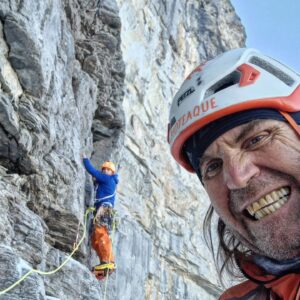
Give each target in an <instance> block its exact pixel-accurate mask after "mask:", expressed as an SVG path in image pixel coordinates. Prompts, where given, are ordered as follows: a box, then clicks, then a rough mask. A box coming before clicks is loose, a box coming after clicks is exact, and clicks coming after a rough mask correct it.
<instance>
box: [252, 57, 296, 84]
mask: <svg viewBox="0 0 300 300" xmlns="http://www.w3.org/2000/svg"><path fill="white" fill-rule="evenodd" d="M249 62H250V63H251V64H253V65H256V66H258V67H260V68H262V69H264V70H265V71H267V72H269V73H270V74H272V75H273V76H275V77H277V78H278V79H279V80H281V81H282V82H284V83H285V84H286V85H288V86H292V85H293V84H294V83H295V80H294V79H293V78H292V77H291V76H290V75H288V74H286V73H285V72H283V71H282V70H280V69H279V68H278V67H276V66H274V65H272V64H271V63H269V62H268V61H265V60H264V59H261V58H260V57H257V56H252V57H251V58H250V60H249Z"/></svg>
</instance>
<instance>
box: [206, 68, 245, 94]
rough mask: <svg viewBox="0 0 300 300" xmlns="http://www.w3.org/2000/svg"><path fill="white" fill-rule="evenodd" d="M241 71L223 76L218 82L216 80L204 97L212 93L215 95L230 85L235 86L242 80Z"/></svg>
mask: <svg viewBox="0 0 300 300" xmlns="http://www.w3.org/2000/svg"><path fill="white" fill-rule="evenodd" d="M240 77H241V73H240V72H238V71H234V72H232V73H230V74H228V75H227V76H226V77H224V78H222V79H221V80H219V81H218V82H216V83H215V84H214V85H212V86H211V87H210V88H208V89H207V90H206V92H205V96H204V98H207V97H209V96H211V95H214V94H216V93H218V92H220V91H222V90H225V89H227V88H229V87H230V86H233V85H235V84H237V83H239V82H240Z"/></svg>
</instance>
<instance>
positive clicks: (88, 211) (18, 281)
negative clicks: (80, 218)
mask: <svg viewBox="0 0 300 300" xmlns="http://www.w3.org/2000/svg"><path fill="white" fill-rule="evenodd" d="M94 210H95V208H94V207H88V208H87V210H86V211H85V214H84V224H83V235H82V237H81V239H80V241H79V243H78V244H77V237H76V242H75V244H74V249H73V251H72V252H71V254H70V255H69V256H68V257H67V258H66V259H65V261H63V262H62V264H61V265H60V266H58V267H57V268H56V269H55V270H52V271H46V272H45V271H42V270H36V269H31V270H29V271H28V272H27V273H26V274H24V275H23V276H22V277H21V278H20V279H19V280H17V281H16V282H15V283H13V284H12V285H11V286H9V287H8V288H6V289H4V290H2V291H0V295H4V294H5V293H7V292H8V291H10V290H12V289H13V288H14V287H16V286H17V285H18V284H20V283H21V282H22V281H23V280H25V279H26V278H27V277H28V276H29V275H30V274H32V273H37V274H40V275H52V274H54V273H56V272H58V271H59V270H60V269H61V268H62V267H63V266H64V265H65V264H66V263H67V262H68V261H69V260H70V259H71V258H72V257H73V255H74V254H75V252H77V250H78V249H79V246H80V245H81V244H82V242H83V241H84V239H85V236H86V224H87V218H88V215H89V213H90V212H93V211H94Z"/></svg>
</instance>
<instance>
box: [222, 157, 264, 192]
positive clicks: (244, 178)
mask: <svg viewBox="0 0 300 300" xmlns="http://www.w3.org/2000/svg"><path fill="white" fill-rule="evenodd" d="M259 172H260V169H259V167H258V166H257V165H256V164H255V162H254V161H253V159H252V158H251V157H250V155H247V154H244V155H238V154H234V155H230V156H228V157H227V158H225V159H224V161H223V174H224V180H225V183H226V185H227V187H228V189H229V190H235V189H241V188H244V187H246V186H247V185H248V183H249V181H250V180H251V178H254V177H256V176H258V175H259Z"/></svg>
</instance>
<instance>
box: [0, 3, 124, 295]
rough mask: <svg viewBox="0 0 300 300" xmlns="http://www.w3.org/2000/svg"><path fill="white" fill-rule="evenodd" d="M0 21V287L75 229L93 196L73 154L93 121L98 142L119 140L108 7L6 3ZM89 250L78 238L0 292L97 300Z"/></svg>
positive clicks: (118, 88) (85, 146) (118, 84)
mask: <svg viewBox="0 0 300 300" xmlns="http://www.w3.org/2000/svg"><path fill="white" fill-rule="evenodd" d="M102 16H103V17H102ZM0 20H1V27H0V29H1V30H0V48H1V54H0V88H1V89H0V138H1V144H0V165H1V167H0V173H1V175H0V186H1V190H0V199H1V210H0V211H1V221H0V228H1V229H2V230H1V234H0V238H1V248H0V254H1V255H0V256H1V257H2V259H1V262H0V266H1V268H0V269H1V270H2V273H1V290H2V289H4V288H7V287H8V286H10V285H11V284H12V283H13V282H14V281H16V280H17V279H18V278H20V277H21V276H22V275H23V274H24V273H25V272H26V271H28V270H29V269H30V268H35V269H39V270H43V271H51V270H54V269H56V268H57V267H58V266H59V265H60V264H61V263H62V262H63V261H64V260H65V259H66V258H67V257H68V255H69V253H70V252H71V251H72V250H73V244H74V242H75V240H76V237H77V235H79V237H80V236H81V235H82V225H81V229H79V232H78V224H82V223H83V215H84V211H85V208H86V204H87V205H90V204H91V202H92V198H91V197H92V194H90V195H88V194H87V193H86V192H85V182H86V174H85V171H84V169H83V167H82V161H81V154H82V153H84V152H85V153H86V154H87V155H88V154H90V152H91V151H92V149H93V134H92V130H93V122H95V124H98V125H97V130H98V129H99V128H100V131H99V130H98V131H99V132H100V133H101V134H102V132H105V136H104V137H103V135H101V139H100V140H101V142H102V143H104V144H105V147H106V144H107V145H110V144H111V143H114V142H115V140H118V139H119V136H120V133H119V132H121V131H120V129H121V128H122V127H123V126H124V116H123V112H122V108H121V102H122V95H123V92H122V87H123V78H124V65H123V62H122V56H121V52H120V49H119V47H120V19H119V17H118V14H117V11H116V10H115V7H113V6H109V5H108V6H107V7H102V6H100V7H99V6H97V3H95V1H90V2H89V1H78V2H77V1H64V2H62V1H59V0H55V1H52V0H51V1H50V0H49V1H25V2H24V1H21V2H20V1H14V0H12V1H5V2H1V3H0ZM2 32H3V33H2ZM100 89H101V92H100ZM105 111H106V112H105ZM108 111H109V112H110V118H106V119H105V120H103V119H102V116H101V113H103V114H104V113H107V112H108ZM106 139H107V141H105V140H106ZM103 149H105V148H103ZM105 150H106V149H105ZM107 151H108V152H106V153H102V151H101V155H103V156H104V155H107V153H109V151H110V150H109V148H108V149H107ZM88 179H89V178H88ZM87 182H88V186H89V187H90V186H91V181H90V179H89V180H88V181H87ZM89 254H90V246H89V244H88V242H87V240H85V242H84V244H83V245H82V246H81V247H80V249H79V251H78V252H77V253H76V255H75V257H74V259H71V261H69V262H68V264H67V265H66V266H64V268H63V269H62V270H61V271H59V272H57V273H55V275H49V276H42V275H39V274H37V273H34V274H31V275H30V276H29V277H28V278H27V279H26V281H24V282H22V283H21V284H20V285H18V286H17V287H15V288H14V289H12V290H10V291H9V292H8V293H6V294H5V295H3V296H0V297H1V299H31V300H32V299H64V300H65V299H72V300H73V299H99V298H101V297H102V294H103V291H102V287H101V286H100V285H99V282H98V281H97V280H96V279H95V277H94V276H93V274H92V273H91V272H90V271H89V268H90V264H89V261H90V260H89ZM23 265H24V266H25V265H26V267H24V266H23ZM20 266H22V268H21V267H20ZM24 287H26V288H24Z"/></svg>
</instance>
